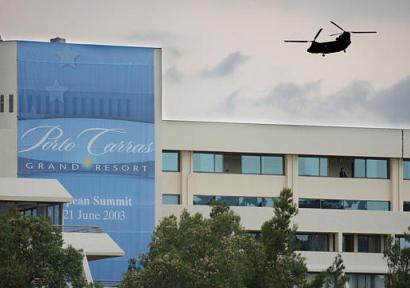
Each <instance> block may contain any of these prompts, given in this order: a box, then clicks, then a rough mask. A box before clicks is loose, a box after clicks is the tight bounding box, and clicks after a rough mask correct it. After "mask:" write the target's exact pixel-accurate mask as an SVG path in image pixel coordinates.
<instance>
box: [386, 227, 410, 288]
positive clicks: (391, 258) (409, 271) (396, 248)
mask: <svg viewBox="0 0 410 288" xmlns="http://www.w3.org/2000/svg"><path fill="white" fill-rule="evenodd" d="M409 229H410V228H409ZM404 239H405V240H406V241H409V242H410V234H408V233H406V234H404ZM384 257H385V258H386V259H387V266H388V268H389V274H387V276H386V280H385V281H386V287H388V288H406V287H410V248H403V249H400V245H399V244H396V243H395V242H394V239H393V237H391V236H389V237H388V239H387V243H386V246H385V249H384Z"/></svg>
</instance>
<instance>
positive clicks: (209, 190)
mask: <svg viewBox="0 0 410 288" xmlns="http://www.w3.org/2000/svg"><path fill="white" fill-rule="evenodd" d="M5 44H6V43H0V67H1V68H0V72H1V77H0V94H1V96H0V97H1V99H0V147H1V150H0V176H3V177H15V176H16V171H17V164H16V159H17V156H16V153H17V152H16V145H17V144H16V133H17V132H16V125H17V124H16V121H17V119H16V115H15V112H14V111H17V109H16V105H17V103H16V100H14V103H11V104H10V102H9V101H10V100H9V99H11V97H9V95H16V93H17V92H16V88H15V85H16V84H15V81H16V80H15V79H14V78H13V77H14V76H10V75H15V71H11V70H10V69H13V68H12V67H13V63H11V62H10V61H12V60H10V57H8V56H7V55H8V53H9V52H7V51H6V52H5V50H7V46H8V45H5ZM155 57H156V58H155V59H156V70H155V88H156V89H155V90H156V91H155V98H156V99H155V101H156V105H155V107H156V108H155V114H156V115H155V141H156V149H155V151H156V156H155V158H156V159H155V160H156V163H157V165H156V168H155V169H156V170H155V173H156V176H155V187H156V188H155V190H156V212H155V213H156V222H157V223H158V222H159V221H160V220H161V218H162V217H165V216H168V215H171V214H175V215H179V214H180V213H181V212H182V210H183V209H188V211H189V212H200V213H203V214H204V215H207V214H208V213H209V211H210V207H209V202H210V201H211V200H216V201H223V202H225V203H227V204H229V205H230V206H231V207H232V209H233V210H234V211H235V212H236V213H237V214H239V215H240V217H241V219H242V224H243V226H244V228H245V229H246V230H248V231H250V232H252V233H254V234H255V236H256V237H257V234H258V231H259V230H260V227H261V225H262V223H263V222H264V221H266V220H268V219H269V218H271V217H272V215H273V213H272V205H273V201H272V199H273V198H275V197H278V196H279V193H280V191H281V190H282V189H283V188H284V187H289V188H291V189H292V191H293V193H294V200H295V202H296V203H297V204H298V206H299V214H298V215H297V216H296V218H295V222H296V224H297V225H298V239H299V242H300V244H301V246H300V247H301V250H302V251H301V253H302V255H303V256H304V257H305V258H306V262H307V267H308V269H309V271H310V272H318V271H321V270H323V269H326V268H327V267H328V266H329V265H330V264H331V263H332V261H333V259H334V257H335V256H336V255H337V254H338V253H340V254H341V255H342V257H343V260H344V263H345V265H346V271H347V273H348V274H349V276H350V281H349V287H366V288H367V287H384V286H383V281H384V280H383V274H386V273H387V271H388V270H387V265H386V260H385V259H383V253H382V252H383V247H384V240H385V239H386V236H387V235H394V236H395V237H396V239H397V241H400V243H401V245H408V243H405V242H404V241H403V238H402V237H401V235H403V233H404V232H406V231H407V230H408V227H409V226H410V213H409V212H410V130H404V129H377V128H351V127H331V126H326V127H324V126H323V127H322V126H303V125H299V126H298V125H267V124H246V123H216V122H189V121H168V120H163V119H162V111H161V107H162V105H161V99H162V93H161V91H162V86H161V82H162V81H161V55H160V51H159V50H158V53H157V54H156V56H155ZM14 61H15V60H14ZM4 67H8V68H7V69H8V70H5V68H4ZM14 67H15V65H14ZM12 72H13V73H12ZM14 99H17V97H16V96H14ZM341 170H343V171H344V172H342V173H341ZM341 176H344V177H341Z"/></svg>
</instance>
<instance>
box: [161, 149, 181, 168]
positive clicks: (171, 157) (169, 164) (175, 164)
mask: <svg viewBox="0 0 410 288" xmlns="http://www.w3.org/2000/svg"><path fill="white" fill-rule="evenodd" d="M162 171H164V172H178V171H179V152H178V151H162Z"/></svg>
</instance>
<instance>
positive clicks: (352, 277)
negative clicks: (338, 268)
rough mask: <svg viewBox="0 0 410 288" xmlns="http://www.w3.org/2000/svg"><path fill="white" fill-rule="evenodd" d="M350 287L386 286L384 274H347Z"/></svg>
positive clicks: (370, 287) (374, 287) (380, 287)
mask: <svg viewBox="0 0 410 288" xmlns="http://www.w3.org/2000/svg"><path fill="white" fill-rule="evenodd" d="M347 276H348V278H349V282H348V283H349V284H348V287H349V288H384V287H385V285H384V277H385V276H384V275H376V274H347Z"/></svg>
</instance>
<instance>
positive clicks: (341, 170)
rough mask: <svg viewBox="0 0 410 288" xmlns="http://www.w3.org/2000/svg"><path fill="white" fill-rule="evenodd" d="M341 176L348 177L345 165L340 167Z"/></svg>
mask: <svg viewBox="0 0 410 288" xmlns="http://www.w3.org/2000/svg"><path fill="white" fill-rule="evenodd" d="M339 177H342V178H346V177H347V174H346V171H345V168H343V167H342V168H340V172H339Z"/></svg>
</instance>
